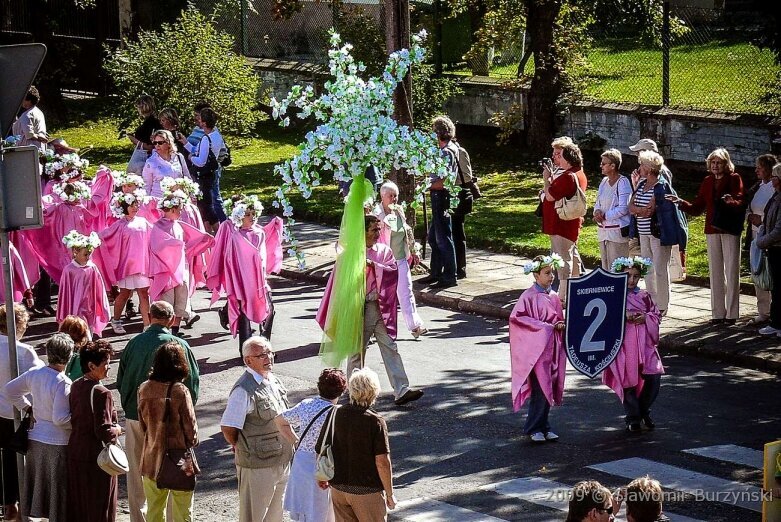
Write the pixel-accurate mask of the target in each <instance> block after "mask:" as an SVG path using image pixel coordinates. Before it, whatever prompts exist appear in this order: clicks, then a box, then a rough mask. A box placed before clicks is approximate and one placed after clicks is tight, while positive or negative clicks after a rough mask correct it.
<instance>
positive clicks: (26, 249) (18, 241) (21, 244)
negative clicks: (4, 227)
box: [8, 231, 41, 288]
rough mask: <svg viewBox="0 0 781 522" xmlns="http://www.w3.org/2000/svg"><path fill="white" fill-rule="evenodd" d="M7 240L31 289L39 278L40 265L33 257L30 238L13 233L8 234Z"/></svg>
mask: <svg viewBox="0 0 781 522" xmlns="http://www.w3.org/2000/svg"><path fill="white" fill-rule="evenodd" d="M8 239H9V240H10V241H11V244H12V245H13V246H14V247H16V250H17V252H18V253H19V258H20V259H21V260H22V264H23V265H24V271H25V273H26V274H27V280H28V282H29V283H30V286H29V288H32V287H33V286H35V283H37V282H38V280H39V279H40V278H41V273H40V269H41V265H40V264H39V263H38V256H36V255H35V249H34V248H33V246H32V245H31V244H30V238H29V237H27V236H26V235H24V234H22V233H21V232H19V231H14V232H9V233H8ZM14 288H16V287H14Z"/></svg>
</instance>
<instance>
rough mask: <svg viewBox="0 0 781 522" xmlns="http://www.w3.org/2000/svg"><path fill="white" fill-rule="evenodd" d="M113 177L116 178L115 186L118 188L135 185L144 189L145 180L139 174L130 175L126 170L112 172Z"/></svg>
mask: <svg viewBox="0 0 781 522" xmlns="http://www.w3.org/2000/svg"><path fill="white" fill-rule="evenodd" d="M111 175H112V176H114V186H115V187H117V188H120V187H122V186H123V185H135V186H136V187H137V188H140V189H141V188H144V186H146V183H144V178H142V177H141V176H139V175H138V174H128V173H127V172H125V171H124V170H112V171H111Z"/></svg>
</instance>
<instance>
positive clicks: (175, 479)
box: [155, 383, 200, 491]
mask: <svg viewBox="0 0 781 522" xmlns="http://www.w3.org/2000/svg"><path fill="white" fill-rule="evenodd" d="M173 387H174V383H171V384H170V386H168V394H167V395H166V398H165V416H164V417H163V429H164V430H165V432H166V433H165V434H164V436H163V440H164V441H165V449H164V451H163V461H162V462H161V463H160V469H159V470H157V476H156V477H155V482H156V483H157V488H158V489H170V490H172V491H194V490H195V476H196V475H197V474H198V473H199V472H200V470H199V469H198V463H197V461H196V460H195V454H194V453H193V450H192V448H187V449H169V448H168V420H169V419H170V418H171V390H172V389H173Z"/></svg>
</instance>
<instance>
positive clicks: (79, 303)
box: [57, 230, 111, 336]
mask: <svg viewBox="0 0 781 522" xmlns="http://www.w3.org/2000/svg"><path fill="white" fill-rule="evenodd" d="M62 242H63V244H65V245H66V246H67V247H68V249H70V251H71V252H72V255H73V261H71V263H70V264H68V266H66V267H65V270H63V272H62V279H61V281H60V292H59V294H58V296H57V322H58V323H61V322H62V321H63V320H64V319H65V318H66V317H67V316H69V315H75V316H78V317H81V318H82V319H84V320H85V321H87V324H88V325H89V327H90V331H91V332H92V333H93V334H95V335H98V336H100V335H101V334H102V333H103V329H104V328H105V327H106V325H107V324H108V322H109V321H110V319H111V313H110V312H109V304H108V297H106V284H105V283H104V281H103V276H101V275H100V271H99V270H98V267H97V266H95V263H93V262H92V261H91V260H90V256H91V255H92V252H93V250H95V248H97V247H98V246H99V245H100V238H98V235H97V234H96V233H94V232H92V233H91V234H90V235H89V236H85V235H82V234H79V233H78V232H77V231H75V230H71V231H70V233H68V234H67V235H66V236H64V237H63V238H62Z"/></svg>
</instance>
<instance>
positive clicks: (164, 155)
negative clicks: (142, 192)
mask: <svg viewBox="0 0 781 522" xmlns="http://www.w3.org/2000/svg"><path fill="white" fill-rule="evenodd" d="M152 145H153V146H154V147H155V151H154V152H153V153H152V155H151V156H150V157H149V159H148V160H146V164H145V165H144V170H143V171H142V172H141V177H142V178H144V183H145V184H146V187H147V190H148V194H149V195H150V196H152V197H153V198H158V199H160V198H162V197H163V189H162V187H161V186H160V181H162V180H163V178H188V179H189V178H190V171H189V170H188V169H187V163H186V162H185V160H184V156H182V154H181V153H179V152H177V149H176V143H175V142H174V137H173V135H172V134H171V133H170V132H169V131H167V130H157V131H155V132H154V134H152Z"/></svg>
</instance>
